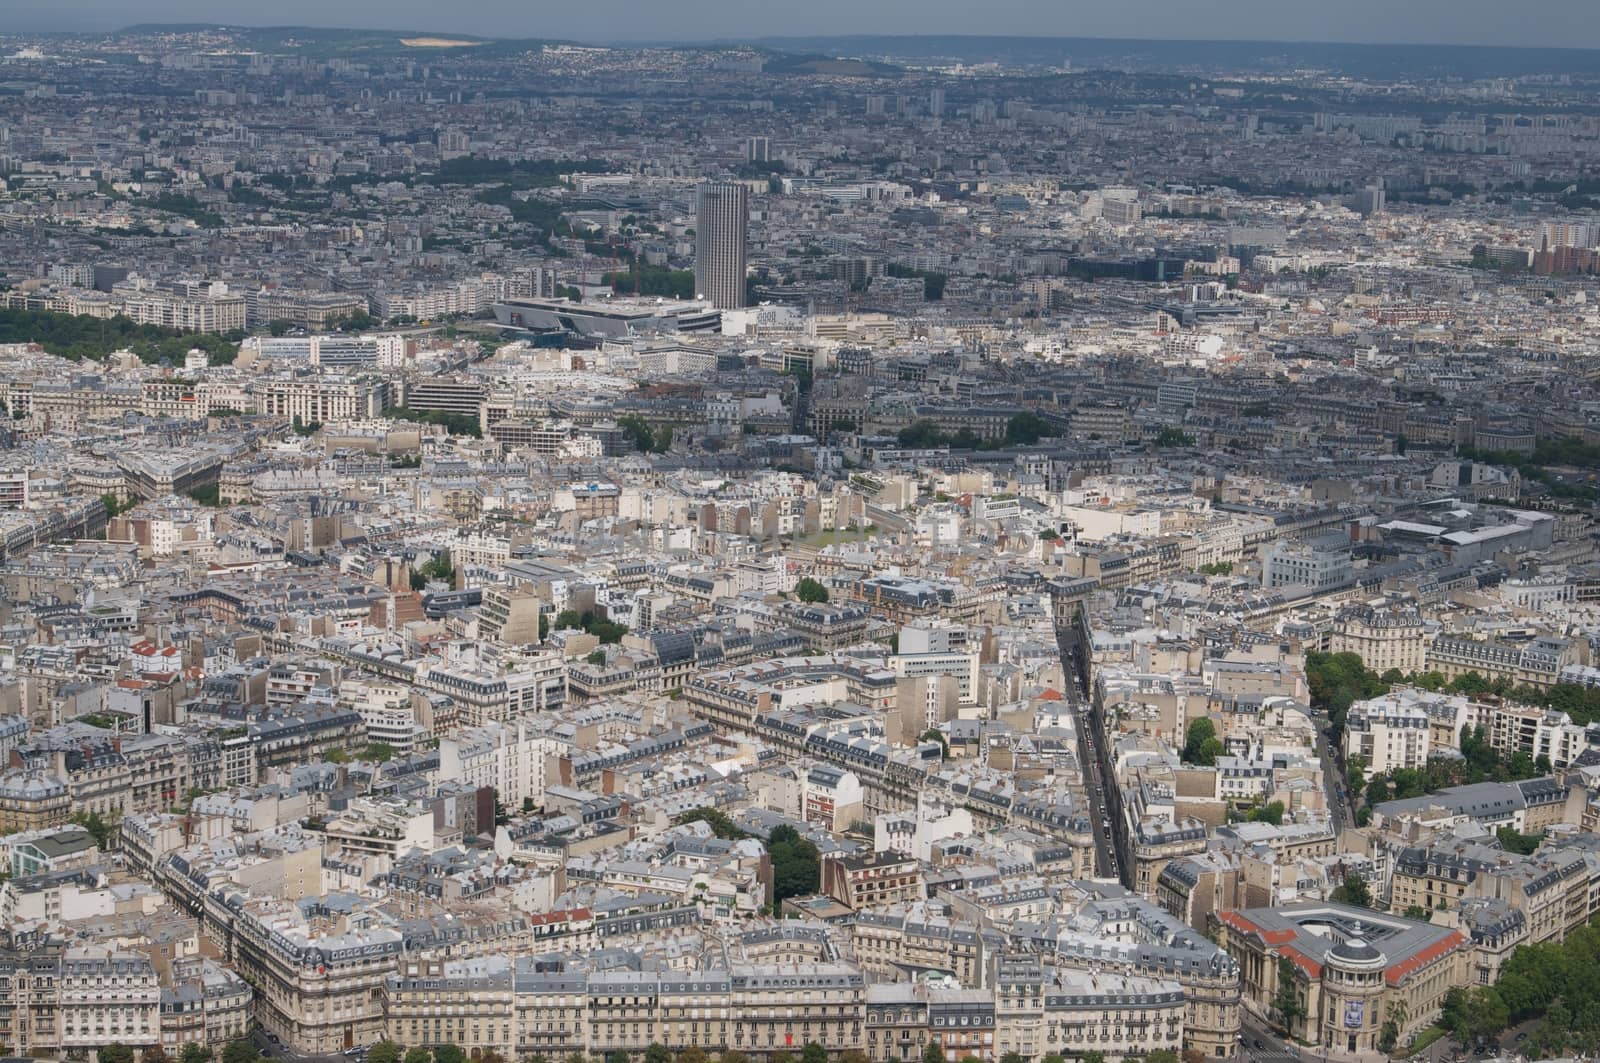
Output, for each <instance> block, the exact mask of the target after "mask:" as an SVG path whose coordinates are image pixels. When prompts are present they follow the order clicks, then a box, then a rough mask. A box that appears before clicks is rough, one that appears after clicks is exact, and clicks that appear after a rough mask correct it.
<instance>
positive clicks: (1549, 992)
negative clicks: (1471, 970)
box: [1439, 924, 1600, 1059]
mask: <svg viewBox="0 0 1600 1063" xmlns="http://www.w3.org/2000/svg"><path fill="white" fill-rule="evenodd" d="M1534 1020H1538V1026H1537V1027H1535V1029H1534V1031H1533V1033H1532V1034H1531V1035H1530V1036H1529V1038H1528V1045H1527V1047H1526V1048H1525V1049H1524V1051H1525V1052H1527V1054H1528V1055H1529V1057H1530V1058H1534V1059H1545V1058H1551V1057H1556V1056H1565V1055H1572V1054H1579V1055H1585V1056H1587V1055H1592V1054H1594V1053H1595V1052H1596V1051H1600V927H1596V926H1594V925H1592V924H1591V925H1589V926H1584V927H1580V928H1579V929H1577V930H1575V931H1573V932H1572V933H1571V934H1568V935H1567V937H1566V940H1564V941H1561V942H1555V941H1544V942H1540V943H1539V944H1536V945H1523V946H1522V947H1521V948H1519V949H1517V950H1516V951H1515V952H1513V953H1512V954H1511V956H1510V957H1509V958H1508V959H1507V960H1506V962H1505V964H1504V965H1503V966H1502V967H1501V969H1500V980H1499V981H1498V982H1496V983H1495V984H1494V985H1492V986H1476V987H1473V988H1471V989H1467V988H1464V987H1459V986H1458V987H1456V988H1453V989H1451V990H1450V991H1449V993H1447V994H1446V996H1445V999H1444V1008H1443V1012H1442V1014H1441V1016H1440V1020H1439V1021H1440V1025H1441V1026H1443V1027H1444V1028H1445V1029H1447V1030H1449V1031H1451V1033H1452V1034H1454V1035H1455V1037H1456V1038H1457V1039H1458V1040H1460V1041H1462V1042H1463V1043H1472V1042H1476V1041H1480V1040H1484V1039H1487V1038H1490V1037H1494V1036H1495V1035H1497V1034H1499V1033H1500V1032H1501V1031H1503V1030H1505V1029H1506V1028H1508V1027H1510V1026H1514V1025H1518V1024H1521V1023H1524V1022H1530V1021H1534Z"/></svg>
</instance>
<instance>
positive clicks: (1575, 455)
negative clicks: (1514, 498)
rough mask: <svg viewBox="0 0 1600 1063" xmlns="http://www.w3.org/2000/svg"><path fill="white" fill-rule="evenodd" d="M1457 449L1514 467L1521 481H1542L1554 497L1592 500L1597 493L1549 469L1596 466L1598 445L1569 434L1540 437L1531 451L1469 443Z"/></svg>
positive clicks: (1599, 459)
mask: <svg viewBox="0 0 1600 1063" xmlns="http://www.w3.org/2000/svg"><path fill="white" fill-rule="evenodd" d="M1457 453H1459V454H1460V455H1461V457H1464V458H1471V459H1473V460H1475V461H1482V462H1485V463H1487V464H1490V465H1507V466H1510V467H1511V468H1513V469H1516V470H1517V472H1518V473H1519V474H1520V475H1521V476H1522V478H1523V480H1524V481H1529V482H1533V483H1539V484H1542V485H1544V488H1545V490H1547V491H1549V492H1550V494H1552V495H1554V496H1555V497H1556V498H1571V499H1575V500H1578V501H1593V500H1594V499H1595V497H1596V494H1597V492H1596V491H1595V489H1594V488H1593V487H1590V486H1588V485H1586V484H1575V483H1569V482H1568V481H1566V480H1564V479H1562V478H1561V475H1560V473H1559V472H1552V471H1551V470H1552V469H1558V470H1559V469H1580V470H1582V469H1586V470H1595V469H1600V447H1597V446H1595V445H1594V444H1592V443H1585V442H1584V441H1583V440H1581V439H1574V438H1572V437H1571V436H1563V437H1561V438H1559V439H1542V440H1540V441H1539V442H1538V444H1537V445H1536V446H1535V447H1534V448H1533V453H1532V454H1509V453H1503V452H1495V451H1487V450H1474V449H1472V448H1471V447H1460V448H1458V449H1457Z"/></svg>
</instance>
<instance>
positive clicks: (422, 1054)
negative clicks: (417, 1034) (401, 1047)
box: [404, 1045, 433, 1063]
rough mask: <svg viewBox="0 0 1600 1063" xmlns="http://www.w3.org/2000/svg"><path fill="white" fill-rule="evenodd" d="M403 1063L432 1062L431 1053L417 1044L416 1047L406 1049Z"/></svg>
mask: <svg viewBox="0 0 1600 1063" xmlns="http://www.w3.org/2000/svg"><path fill="white" fill-rule="evenodd" d="M404 1063H433V1053H432V1052H429V1051H428V1050H427V1049H426V1048H423V1047H422V1046H421V1045H418V1046H417V1047H416V1048H408V1049H406V1054H405V1057H404Z"/></svg>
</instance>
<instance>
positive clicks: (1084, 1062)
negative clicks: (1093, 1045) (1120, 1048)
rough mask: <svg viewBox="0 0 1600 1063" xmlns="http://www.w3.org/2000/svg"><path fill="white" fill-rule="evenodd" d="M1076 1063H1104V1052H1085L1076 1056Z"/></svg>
mask: <svg viewBox="0 0 1600 1063" xmlns="http://www.w3.org/2000/svg"><path fill="white" fill-rule="evenodd" d="M1078 1063H1106V1054H1105V1053H1104V1052H1093V1051H1091V1052H1085V1053H1084V1054H1083V1055H1081V1056H1079V1057H1078Z"/></svg>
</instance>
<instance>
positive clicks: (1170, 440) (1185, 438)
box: [1155, 425, 1194, 447]
mask: <svg viewBox="0 0 1600 1063" xmlns="http://www.w3.org/2000/svg"><path fill="white" fill-rule="evenodd" d="M1155 444H1156V446H1158V447H1192V446H1194V437H1193V436H1191V435H1187V434H1185V433H1184V431H1183V429H1181V428H1174V427H1172V426H1171V425H1166V426H1164V427H1163V428H1162V429H1161V431H1159V432H1157V433H1156V438H1155Z"/></svg>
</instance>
